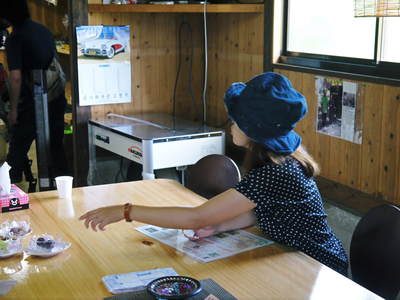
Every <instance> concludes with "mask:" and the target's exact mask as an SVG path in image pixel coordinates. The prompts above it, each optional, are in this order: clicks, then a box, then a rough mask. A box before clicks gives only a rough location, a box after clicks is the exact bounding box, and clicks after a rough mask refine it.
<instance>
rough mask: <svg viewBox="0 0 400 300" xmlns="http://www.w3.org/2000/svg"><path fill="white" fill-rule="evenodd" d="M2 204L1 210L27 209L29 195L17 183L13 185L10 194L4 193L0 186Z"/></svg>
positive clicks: (0, 203)
mask: <svg viewBox="0 0 400 300" xmlns="http://www.w3.org/2000/svg"><path fill="white" fill-rule="evenodd" d="M0 205H1V212H8V211H15V210H20V209H26V208H29V197H28V194H27V193H25V192H24V191H23V190H21V189H20V188H19V187H17V186H16V185H15V184H12V185H11V191H10V193H9V194H6V193H4V192H3V190H1V187H0Z"/></svg>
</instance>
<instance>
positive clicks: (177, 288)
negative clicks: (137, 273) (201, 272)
mask: <svg viewBox="0 0 400 300" xmlns="http://www.w3.org/2000/svg"><path fill="white" fill-rule="evenodd" d="M147 291H148V292H149V293H150V294H152V295H153V296H154V297H156V298H157V299H185V298H187V297H191V296H194V295H196V294H198V293H199V292H200V291H201V285H200V282H199V281H198V280H196V279H194V278H191V277H187V276H164V277H160V278H157V279H155V280H153V281H151V282H149V284H147Z"/></svg>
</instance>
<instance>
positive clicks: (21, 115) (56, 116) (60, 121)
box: [7, 94, 68, 182]
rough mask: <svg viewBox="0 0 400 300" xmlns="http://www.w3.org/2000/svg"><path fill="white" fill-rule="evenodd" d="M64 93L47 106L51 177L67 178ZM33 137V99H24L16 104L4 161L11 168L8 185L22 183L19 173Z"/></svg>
mask: <svg viewBox="0 0 400 300" xmlns="http://www.w3.org/2000/svg"><path fill="white" fill-rule="evenodd" d="M65 106H66V99H65V96H64V94H63V95H61V96H60V97H58V98H57V99H54V100H53V101H51V102H50V103H49V105H48V113H49V129H50V154H51V159H50V161H49V162H48V163H49V167H50V170H49V171H50V177H51V178H54V177H56V176H59V175H66V173H67V171H68V170H67V161H66V156H65V151H64V144H63V138H64V111H65ZM35 138H36V123H35V106H34V102H33V99H25V101H23V102H22V103H20V104H19V105H18V119H17V124H15V126H13V127H12V128H10V144H9V149H8V154H7V162H8V164H9V165H10V166H11V170H10V178H11V182H19V181H21V180H22V172H23V170H24V169H26V168H27V167H28V166H29V159H28V151H29V148H30V147H31V145H32V142H33V140H34V139H35Z"/></svg>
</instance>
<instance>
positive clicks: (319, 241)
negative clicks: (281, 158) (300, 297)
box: [235, 158, 348, 275]
mask: <svg viewBox="0 0 400 300" xmlns="http://www.w3.org/2000/svg"><path fill="white" fill-rule="evenodd" d="M235 188H236V190H237V191H238V192H240V193H241V194H243V195H244V196H246V197H247V198H248V199H250V200H251V201H253V202H254V203H255V204H256V205H257V207H256V208H255V209H254V211H255V215H256V217H257V221H258V226H259V228H260V229H261V231H262V232H264V233H265V234H266V235H267V236H268V237H269V238H271V239H272V240H274V241H276V242H278V243H281V244H284V245H287V246H291V247H294V248H296V249H297V250H300V251H303V252H304V253H306V254H308V255H309V256H311V257H313V258H314V259H316V260H318V261H319V262H321V263H323V264H325V265H326V266H328V267H330V268H332V269H334V270H336V271H337V272H339V273H341V274H344V275H347V266H348V260H347V256H346V253H345V251H344V249H343V246H342V243H341V242H340V241H339V240H338V239H337V238H336V237H335V235H334V234H333V232H332V229H331V228H330V227H329V226H328V224H327V220H326V213H325V211H324V207H323V205H322V199H321V195H320V193H319V190H318V187H317V185H316V183H315V181H314V180H313V179H312V178H309V177H307V176H306V174H305V173H304V171H303V169H302V167H301V165H300V164H299V163H298V162H297V161H296V160H294V159H291V158H289V159H287V160H286V161H285V163H283V164H281V165H277V164H273V163H269V164H266V165H264V166H262V167H260V168H255V169H252V170H251V171H250V172H249V173H248V174H247V175H246V176H245V177H244V178H243V179H242V180H241V181H240V182H239V183H238V185H237V186H236V187H235Z"/></svg>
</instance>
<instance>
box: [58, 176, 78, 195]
mask: <svg viewBox="0 0 400 300" xmlns="http://www.w3.org/2000/svg"><path fill="white" fill-rule="evenodd" d="M55 179H56V185H57V192H58V197H59V198H62V199H71V198H72V181H73V179H74V178H73V177H72V176H58V177H56V178H55Z"/></svg>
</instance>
